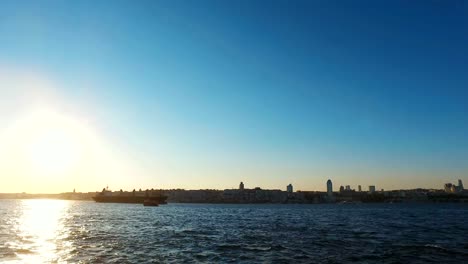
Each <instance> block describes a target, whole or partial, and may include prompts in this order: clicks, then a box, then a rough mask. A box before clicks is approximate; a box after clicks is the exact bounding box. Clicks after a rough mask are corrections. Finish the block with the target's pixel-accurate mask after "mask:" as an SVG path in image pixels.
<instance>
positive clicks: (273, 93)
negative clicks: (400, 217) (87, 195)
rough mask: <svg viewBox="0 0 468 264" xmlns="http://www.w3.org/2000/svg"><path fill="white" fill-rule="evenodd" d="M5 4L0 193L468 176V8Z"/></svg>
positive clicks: (414, 181) (309, 185) (433, 180)
mask: <svg viewBox="0 0 468 264" xmlns="http://www.w3.org/2000/svg"><path fill="white" fill-rule="evenodd" d="M198 3H199V2H196V1H138V2H131V1H112V3H110V2H109V1H98V2H96V1H74V2H65V1H47V0H46V1H40V2H35V1H2V2H1V3H0V39H1V41H0V179H1V184H0V193H7V192H8V193H14V192H28V193H59V192H65V191H71V190H73V189H74V188H75V189H76V190H77V191H83V192H85V191H98V190H101V189H102V188H103V187H105V186H107V185H108V186H109V188H111V189H113V190H118V189H124V190H132V189H134V188H135V189H139V188H142V189H143V188H164V189H169V188H186V189H207V188H208V189H212V188H213V189H225V188H237V186H238V184H239V182H240V181H243V182H244V183H245V184H246V188H253V187H257V186H258V187H262V188H272V189H273V188H274V189H285V188H286V185H287V184H289V183H292V184H293V185H294V189H295V190H317V191H323V190H325V189H326V185H325V183H326V181H327V180H328V179H332V181H333V183H334V188H335V190H336V189H337V188H339V186H340V185H351V186H352V188H356V189H357V185H362V186H363V188H364V189H366V188H367V186H368V185H375V186H376V187H377V189H381V188H383V189H409V188H416V187H423V188H438V189H441V188H442V187H443V184H444V183H446V182H453V183H456V181H457V179H462V180H463V181H464V182H465V184H466V182H467V181H468V177H467V175H468V74H467V73H468V63H467V62H468V48H467V47H468V2H466V1H379V2H375V1H359V2H354V1H352V2H351V1H350V2H346V1H341V2H339V1H294V2H291V1H282V0H277V1H270V2H265V1H247V0H240V1H235V2H229V1H214V0H213V1H211V0H205V1H203V3H204V5H203V6H202V5H199V4H198Z"/></svg>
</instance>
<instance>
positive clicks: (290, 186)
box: [286, 184, 293, 193]
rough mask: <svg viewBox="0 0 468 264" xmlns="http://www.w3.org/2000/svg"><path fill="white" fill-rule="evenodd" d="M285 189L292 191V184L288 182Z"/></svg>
mask: <svg viewBox="0 0 468 264" xmlns="http://www.w3.org/2000/svg"><path fill="white" fill-rule="evenodd" d="M286 191H287V192H288V193H292V192H293V186H292V184H289V185H288V186H286Z"/></svg>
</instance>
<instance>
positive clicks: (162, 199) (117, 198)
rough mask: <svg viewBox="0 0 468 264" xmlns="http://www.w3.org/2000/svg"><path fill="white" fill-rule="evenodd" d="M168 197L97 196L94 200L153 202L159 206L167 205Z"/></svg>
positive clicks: (102, 201)
mask: <svg viewBox="0 0 468 264" xmlns="http://www.w3.org/2000/svg"><path fill="white" fill-rule="evenodd" d="M166 199H167V197H166V196H160V197H141V196H95V197H93V200H94V201H96V202H98V203H127V204H143V202H144V201H145V200H151V201H152V202H153V201H154V202H155V203H158V204H165V203H166Z"/></svg>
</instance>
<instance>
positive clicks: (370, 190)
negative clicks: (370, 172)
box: [369, 185, 375, 193]
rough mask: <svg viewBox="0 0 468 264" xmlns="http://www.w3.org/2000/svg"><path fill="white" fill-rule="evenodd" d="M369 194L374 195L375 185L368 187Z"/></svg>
mask: <svg viewBox="0 0 468 264" xmlns="http://www.w3.org/2000/svg"><path fill="white" fill-rule="evenodd" d="M369 193H375V185H370V186H369Z"/></svg>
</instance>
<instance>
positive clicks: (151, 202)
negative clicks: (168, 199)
mask: <svg viewBox="0 0 468 264" xmlns="http://www.w3.org/2000/svg"><path fill="white" fill-rule="evenodd" d="M143 206H159V203H158V201H155V200H151V199H146V200H144V201H143Z"/></svg>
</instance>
